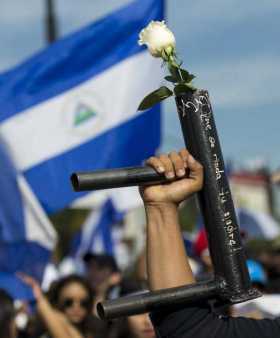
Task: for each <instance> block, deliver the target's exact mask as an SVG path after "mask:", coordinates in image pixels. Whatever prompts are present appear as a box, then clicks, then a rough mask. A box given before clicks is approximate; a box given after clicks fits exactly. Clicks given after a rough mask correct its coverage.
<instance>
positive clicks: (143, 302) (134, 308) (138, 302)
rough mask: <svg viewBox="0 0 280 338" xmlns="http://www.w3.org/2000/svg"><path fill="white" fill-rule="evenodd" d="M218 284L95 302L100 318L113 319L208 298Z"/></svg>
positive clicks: (177, 288)
mask: <svg viewBox="0 0 280 338" xmlns="http://www.w3.org/2000/svg"><path fill="white" fill-rule="evenodd" d="M219 288H220V284H219V283H218V282H217V281H209V282H204V283H196V284H191V285H188V286H181V287H176V288H171V289H164V290H159V291H153V292H145V293H141V294H138V295H134V296H126V297H122V298H118V299H115V300H110V301H105V302H103V303H98V304H97V312H98V315H99V317H100V318H101V319H113V318H117V317H124V316H130V315H135V314H138V313H144V312H150V311H152V310H156V309H160V308H162V306H168V305H176V304H182V303H184V304H186V303H191V302H194V301H196V300H201V299H206V298H207V299H210V298H214V297H215V296H217V295H218V291H219Z"/></svg>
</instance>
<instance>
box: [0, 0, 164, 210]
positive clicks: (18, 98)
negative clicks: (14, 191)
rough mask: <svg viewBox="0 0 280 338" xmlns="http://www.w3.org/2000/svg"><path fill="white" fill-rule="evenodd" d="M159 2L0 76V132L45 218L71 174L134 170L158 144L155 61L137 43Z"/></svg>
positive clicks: (68, 198)
mask: <svg viewBox="0 0 280 338" xmlns="http://www.w3.org/2000/svg"><path fill="white" fill-rule="evenodd" d="M162 19H163V0H137V1H133V2H131V3H130V4H129V5H128V6H126V7H123V8H121V9H119V10H118V11H115V12H113V13H112V14H110V15H108V16H106V17H105V18H103V19H101V20H99V21H97V22H95V23H93V24H91V25H90V26H88V27H86V28H84V29H82V30H80V31H78V32H76V33H75V34H72V35H70V36H68V37H66V38H64V39H61V40H59V41H57V42H56V43H54V44H53V45H51V46H50V47H49V48H47V49H45V50H43V51H42V52H40V53H38V54H37V55H35V56H34V57H32V58H30V59H29V60H27V61H26V62H24V63H23V64H21V65H19V66H18V67H16V68H14V69H12V70H10V71H8V72H6V73H4V74H2V75H0V135H1V137H3V139H4V140H5V142H6V143H7V144H8V146H9V148H10V149H11V155H12V157H13V159H14V161H15V164H16V166H17V168H18V169H19V171H20V172H21V173H22V174H23V176H24V177H25V179H26V181H27V182H28V184H29V185H30V187H31V189H32V190H33V192H34V194H35V195H36V196H37V198H38V200H39V201H40V203H41V204H42V206H43V208H44V209H45V210H46V211H47V212H48V213H53V212H56V211H58V210H60V209H63V208H65V207H67V206H69V205H70V204H71V203H73V202H75V200H77V198H81V197H83V196H85V195H86V194H87V193H86V192H84V193H79V194H78V193H74V192H73V190H72V187H71V185H70V180H69V177H70V175H71V173H73V172H75V171H87V170H95V169H100V168H112V167H125V166H132V165H139V164H140V163H141V162H142V160H143V159H145V158H147V157H149V156H151V155H152V154H153V153H154V152H155V150H156V149H157V148H158V146H159V145H160V105H157V106H155V107H153V108H152V109H150V110H148V111H144V112H139V111H137V107H138V105H139V103H140V101H141V100H142V99H143V97H144V96H145V95H147V94H148V93H150V92H151V91H152V90H155V89H157V88H158V87H159V85H160V82H161V79H162V78H163V76H162V75H163V74H162V72H163V71H162V69H161V61H160V60H157V59H155V58H153V57H151V56H150V55H149V53H148V52H147V49H145V48H144V47H141V46H139V45H138V44H137V40H138V33H139V32H140V30H141V29H142V28H143V27H144V26H146V25H147V24H148V23H149V22H150V21H151V20H162Z"/></svg>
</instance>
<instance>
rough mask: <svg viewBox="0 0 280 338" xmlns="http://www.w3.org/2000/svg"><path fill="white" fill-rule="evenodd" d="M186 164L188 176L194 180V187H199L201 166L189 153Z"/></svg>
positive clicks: (201, 172)
mask: <svg viewBox="0 0 280 338" xmlns="http://www.w3.org/2000/svg"><path fill="white" fill-rule="evenodd" d="M187 164H188V167H189V170H190V174H189V177H190V178H192V179H194V180H195V182H196V188H197V189H201V188H202V184H203V167H202V165H201V164H200V163H199V162H198V161H196V160H195V159H194V158H193V156H192V155H191V154H189V156H188V160H187Z"/></svg>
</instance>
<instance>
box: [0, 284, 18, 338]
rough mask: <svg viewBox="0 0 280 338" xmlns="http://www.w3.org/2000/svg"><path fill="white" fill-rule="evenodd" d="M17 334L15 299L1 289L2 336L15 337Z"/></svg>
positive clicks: (0, 332)
mask: <svg viewBox="0 0 280 338" xmlns="http://www.w3.org/2000/svg"><path fill="white" fill-rule="evenodd" d="M16 335H17V332H16V325H15V309H14V303H13V299H12V298H11V297H10V295H9V294H8V293H7V292H6V291H4V290H2V289H0V338H15V337H16Z"/></svg>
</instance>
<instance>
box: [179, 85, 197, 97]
mask: <svg viewBox="0 0 280 338" xmlns="http://www.w3.org/2000/svg"><path fill="white" fill-rule="evenodd" d="M195 90H196V88H195V87H194V86H193V85H192V84H190V83H180V84H178V85H177V86H175V87H174V93H175V95H176V96H178V95H181V94H184V93H186V92H190V91H191V92H194V91H195Z"/></svg>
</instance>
